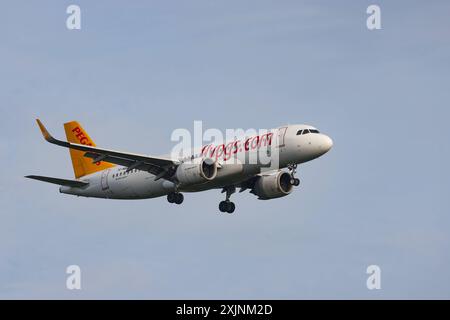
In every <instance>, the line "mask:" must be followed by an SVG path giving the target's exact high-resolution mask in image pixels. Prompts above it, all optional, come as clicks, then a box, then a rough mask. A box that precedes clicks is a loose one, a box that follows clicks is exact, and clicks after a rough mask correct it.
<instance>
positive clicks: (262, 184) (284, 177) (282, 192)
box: [251, 171, 293, 200]
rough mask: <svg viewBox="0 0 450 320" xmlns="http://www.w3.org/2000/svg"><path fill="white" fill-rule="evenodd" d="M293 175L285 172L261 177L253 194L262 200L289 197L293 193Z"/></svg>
mask: <svg viewBox="0 0 450 320" xmlns="http://www.w3.org/2000/svg"><path fill="white" fill-rule="evenodd" d="M292 189H293V187H292V184H291V175H290V174H289V173H287V172H284V171H279V172H277V173H275V174H271V175H267V176H262V177H260V178H259V179H258V180H257V181H256V183H255V186H254V187H253V189H252V191H251V192H252V193H253V194H255V195H257V196H258V199H260V200H268V199H275V198H280V197H284V196H287V195H288V194H290V193H291V192H292Z"/></svg>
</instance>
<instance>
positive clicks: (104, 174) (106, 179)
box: [101, 169, 110, 191]
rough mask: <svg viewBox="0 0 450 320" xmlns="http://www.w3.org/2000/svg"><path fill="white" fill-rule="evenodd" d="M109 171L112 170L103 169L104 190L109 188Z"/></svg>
mask: <svg viewBox="0 0 450 320" xmlns="http://www.w3.org/2000/svg"><path fill="white" fill-rule="evenodd" d="M109 171H110V170H109V169H106V170H103V171H102V176H101V186H102V191H106V190H108V189H109V184H108V176H109Z"/></svg>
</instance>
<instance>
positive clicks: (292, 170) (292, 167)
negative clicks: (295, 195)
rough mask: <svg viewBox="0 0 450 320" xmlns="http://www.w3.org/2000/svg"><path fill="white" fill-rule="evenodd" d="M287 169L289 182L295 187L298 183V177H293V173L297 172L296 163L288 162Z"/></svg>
mask: <svg viewBox="0 0 450 320" xmlns="http://www.w3.org/2000/svg"><path fill="white" fill-rule="evenodd" d="M288 169H289V172H290V174H291V180H290V183H291V185H293V186H296V187H297V186H298V185H300V179H298V178H296V177H295V174H296V173H297V164H290V165H288Z"/></svg>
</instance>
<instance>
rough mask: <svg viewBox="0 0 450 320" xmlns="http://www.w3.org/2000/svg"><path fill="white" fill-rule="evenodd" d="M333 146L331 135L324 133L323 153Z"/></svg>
mask: <svg viewBox="0 0 450 320" xmlns="http://www.w3.org/2000/svg"><path fill="white" fill-rule="evenodd" d="M332 146H333V140H331V138H330V137H329V136H326V135H323V141H322V143H321V147H322V149H323V153H325V152H328V151H329V150H330V149H331V147H332Z"/></svg>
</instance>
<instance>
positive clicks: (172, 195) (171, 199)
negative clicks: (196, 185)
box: [167, 193, 176, 203]
mask: <svg viewBox="0 0 450 320" xmlns="http://www.w3.org/2000/svg"><path fill="white" fill-rule="evenodd" d="M175 198H176V193H169V194H168V195H167V201H169V203H174V202H175Z"/></svg>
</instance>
